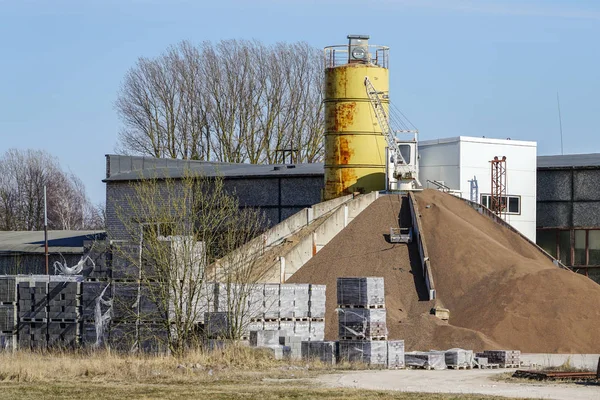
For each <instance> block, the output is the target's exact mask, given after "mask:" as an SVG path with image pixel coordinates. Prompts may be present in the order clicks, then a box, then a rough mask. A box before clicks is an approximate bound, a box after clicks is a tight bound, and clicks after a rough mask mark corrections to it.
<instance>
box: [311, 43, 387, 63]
mask: <svg viewBox="0 0 600 400" xmlns="http://www.w3.org/2000/svg"><path fill="white" fill-rule="evenodd" d="M364 47H367V48H368V50H369V51H368V57H367V60H366V62H357V63H362V64H371V65H376V66H378V67H382V68H389V64H390V56H389V52H390V48H389V47H387V46H378V45H372V44H371V45H368V46H364ZM323 61H324V66H325V68H334V67H339V66H340V65H347V64H350V54H349V52H348V45H347V44H336V45H333V46H327V47H325V48H324V49H323Z"/></svg>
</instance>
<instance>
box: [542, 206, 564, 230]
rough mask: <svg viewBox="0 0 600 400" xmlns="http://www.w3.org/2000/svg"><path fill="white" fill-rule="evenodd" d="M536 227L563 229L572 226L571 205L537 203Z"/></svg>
mask: <svg viewBox="0 0 600 400" xmlns="http://www.w3.org/2000/svg"><path fill="white" fill-rule="evenodd" d="M536 215H537V217H536V225H537V227H538V228H561V227H570V226H571V203H570V202H564V203H563V202H560V203H543V202H538V203H537V213H536Z"/></svg>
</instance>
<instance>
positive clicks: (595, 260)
mask: <svg viewBox="0 0 600 400" xmlns="http://www.w3.org/2000/svg"><path fill="white" fill-rule="evenodd" d="M588 250H589V261H588V264H589V265H600V230H590V231H588Z"/></svg>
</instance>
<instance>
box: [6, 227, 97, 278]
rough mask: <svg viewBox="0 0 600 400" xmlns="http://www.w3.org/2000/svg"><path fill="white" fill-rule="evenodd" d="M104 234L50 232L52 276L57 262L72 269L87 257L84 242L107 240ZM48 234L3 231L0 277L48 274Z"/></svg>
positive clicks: (49, 251)
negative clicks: (46, 248) (54, 264)
mask: <svg viewBox="0 0 600 400" xmlns="http://www.w3.org/2000/svg"><path fill="white" fill-rule="evenodd" d="M105 237H106V233H105V232H104V231H48V254H49V256H48V261H49V263H48V264H49V271H48V272H49V273H50V274H51V275H52V274H54V269H53V267H52V265H53V263H54V262H55V261H60V262H61V263H65V262H66V263H67V266H69V267H72V266H73V265H75V264H77V262H79V260H81V257H82V256H83V254H84V242H87V241H95V240H98V241H100V240H104V239H105ZM44 247H45V246H44V231H16V232H13V231H0V275H17V274H27V275H29V274H33V275H36V274H45V273H46V257H45V248H44Z"/></svg>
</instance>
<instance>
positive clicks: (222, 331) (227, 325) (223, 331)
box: [204, 311, 232, 339]
mask: <svg viewBox="0 0 600 400" xmlns="http://www.w3.org/2000/svg"><path fill="white" fill-rule="evenodd" d="M231 318H232V317H231V313H229V312H227V311H217V312H207V313H205V315H204V333H205V334H206V337H208V338H211V339H221V338H226V337H229V333H230V330H231Z"/></svg>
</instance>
